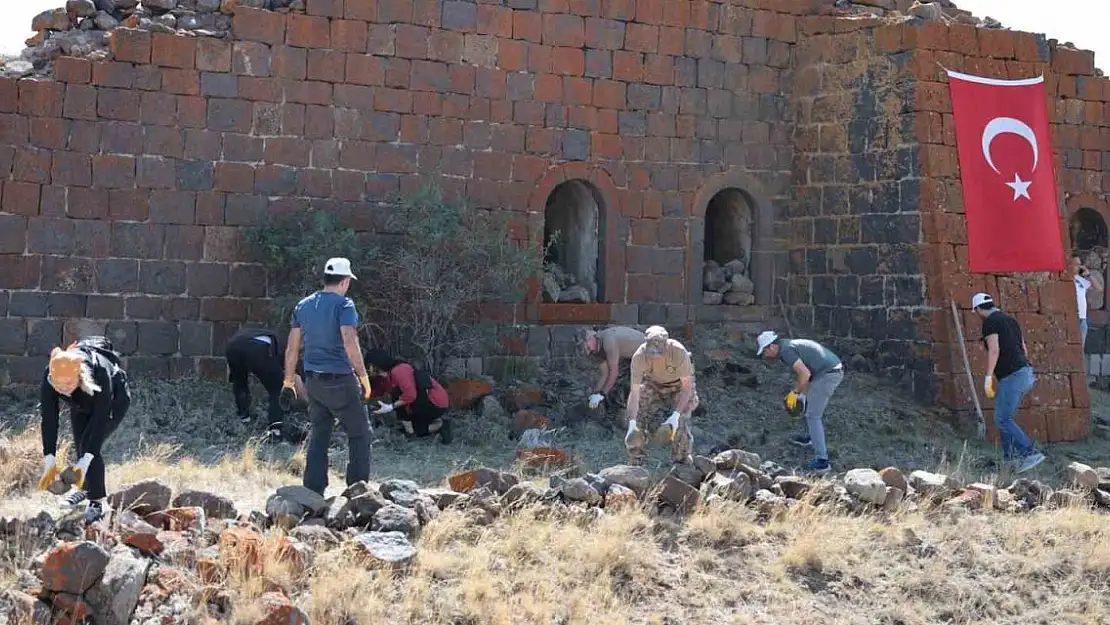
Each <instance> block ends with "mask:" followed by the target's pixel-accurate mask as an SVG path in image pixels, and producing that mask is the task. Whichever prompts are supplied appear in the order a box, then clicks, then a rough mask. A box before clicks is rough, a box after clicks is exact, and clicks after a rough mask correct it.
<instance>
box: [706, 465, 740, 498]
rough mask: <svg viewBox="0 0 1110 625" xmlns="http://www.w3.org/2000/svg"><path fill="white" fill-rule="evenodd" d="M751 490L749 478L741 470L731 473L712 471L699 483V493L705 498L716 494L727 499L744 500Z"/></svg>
mask: <svg viewBox="0 0 1110 625" xmlns="http://www.w3.org/2000/svg"><path fill="white" fill-rule="evenodd" d="M752 490H753V488H752V481H751V478H750V477H748V474H747V473H744V472H742V471H736V472H734V473H732V474H731V475H725V474H723V473H714V474H713V475H710V476H709V478H708V479H706V480H705V481H704V482H702V484H701V494H702V496H703V497H705V498H707V499H708V498H709V497H711V496H713V495H716V496H717V497H720V498H722V499H727V500H729V501H739V502H744V501H747V500H748V499H750V498H751V496H752Z"/></svg>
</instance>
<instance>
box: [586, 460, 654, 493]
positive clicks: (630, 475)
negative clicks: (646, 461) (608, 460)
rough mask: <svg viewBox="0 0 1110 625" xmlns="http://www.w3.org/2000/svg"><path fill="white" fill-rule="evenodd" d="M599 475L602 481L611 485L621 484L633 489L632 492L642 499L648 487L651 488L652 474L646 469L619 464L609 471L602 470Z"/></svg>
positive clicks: (608, 469)
mask: <svg viewBox="0 0 1110 625" xmlns="http://www.w3.org/2000/svg"><path fill="white" fill-rule="evenodd" d="M598 475H599V476H600V477H601V479H603V480H605V481H606V482H609V483H610V484H620V485H621V486H624V487H625V488H629V489H631V490H632V492H634V493H636V495H637V496H640V497H642V496H643V494H644V493H645V492H646V491H647V489H648V487H650V486H651V473H650V472H648V470H647V469H645V468H644V467H634V466H631V465H627V464H618V465H616V466H612V467H609V468H607V469H602V470H601V472H600V473H599V474H598Z"/></svg>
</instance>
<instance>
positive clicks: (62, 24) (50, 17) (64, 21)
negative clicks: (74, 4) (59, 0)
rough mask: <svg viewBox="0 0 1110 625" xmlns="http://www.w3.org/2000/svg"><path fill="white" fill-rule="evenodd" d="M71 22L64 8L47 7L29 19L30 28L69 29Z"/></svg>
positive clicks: (40, 29)
mask: <svg viewBox="0 0 1110 625" xmlns="http://www.w3.org/2000/svg"><path fill="white" fill-rule="evenodd" d="M71 28H73V22H72V21H70V19H69V14H68V13H66V10H65V9H60V8H59V9H49V10H46V11H43V12H42V13H39V14H38V15H36V16H35V17H33V18H32V19H31V30H37V31H43V30H69V29H71Z"/></svg>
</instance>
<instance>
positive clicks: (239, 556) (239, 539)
mask: <svg viewBox="0 0 1110 625" xmlns="http://www.w3.org/2000/svg"><path fill="white" fill-rule="evenodd" d="M262 547H263V540H262V535H261V534H259V533H258V532H255V531H253V530H250V529H247V528H245V527H230V528H228V529H226V530H224V531H223V532H222V533H221V534H220V538H219V544H218V545H217V546H216V547H215V548H213V549H212V550H213V551H215V554H216V557H217V558H218V560H219V563H220V564H221V565H223V566H227V567H234V568H235V569H237V570H239V571H240V572H242V573H243V574H249V575H260V574H261V573H262V551H263V549H262ZM197 559H198V563H199V560H201V559H211V557H210V556H209V557H204V558H202V557H201V556H200V554H198V557H197Z"/></svg>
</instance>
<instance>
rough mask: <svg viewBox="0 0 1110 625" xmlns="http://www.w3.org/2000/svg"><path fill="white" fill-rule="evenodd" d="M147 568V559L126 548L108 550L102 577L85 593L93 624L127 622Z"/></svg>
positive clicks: (136, 602) (148, 562) (133, 610)
mask: <svg viewBox="0 0 1110 625" xmlns="http://www.w3.org/2000/svg"><path fill="white" fill-rule="evenodd" d="M149 570H150V560H147V559H146V558H138V557H135V556H134V555H132V554H131V550H130V549H128V548H126V547H117V548H116V549H114V550H113V551H112V555H111V560H110V561H109V562H108V566H107V568H105V569H104V576H103V577H101V578H100V581H98V582H97V583H96V585H95V586H93V587H92V589H91V590H89V592H88V595H87V596H86V598H87V599H88V602H89V605H90V606H91V607H92V613H93V617H94V618H95V619H96V623H97V625H128V624H129V623H130V622H131V615H132V614H133V613H134V612H135V606H137V605H138V603H139V593H140V592H142V589H143V586H144V585H145V584H146V578H147V572H148V571H149Z"/></svg>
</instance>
